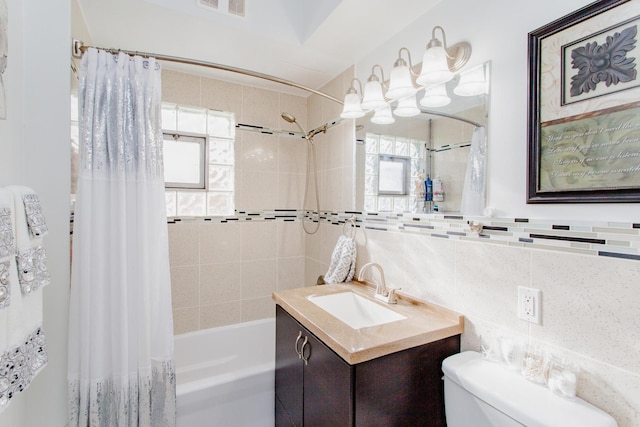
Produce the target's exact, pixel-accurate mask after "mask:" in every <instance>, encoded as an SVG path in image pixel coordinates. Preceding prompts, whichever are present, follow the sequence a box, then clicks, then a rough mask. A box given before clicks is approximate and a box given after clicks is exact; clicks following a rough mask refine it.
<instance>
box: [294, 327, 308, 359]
mask: <svg viewBox="0 0 640 427" xmlns="http://www.w3.org/2000/svg"><path fill="white" fill-rule="evenodd" d="M300 338H302V331H299V332H298V338H296V343H295V348H296V354H297V355H298V359H302V350H298V342H299V341H300ZM305 339H306V337H305ZM305 342H306V341H305ZM303 345H304V344H303Z"/></svg>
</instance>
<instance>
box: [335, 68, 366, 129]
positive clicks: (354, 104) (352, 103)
mask: <svg viewBox="0 0 640 427" xmlns="http://www.w3.org/2000/svg"><path fill="white" fill-rule="evenodd" d="M356 82H357V83H358V86H360V93H362V84H361V83H360V80H358V79H356V78H353V79H352V80H351V86H350V87H349V90H348V91H347V94H346V95H345V97H344V107H343V108H342V113H341V114H340V117H342V118H343V119H358V118H360V117H363V116H364V114H365V113H364V111H362V106H361V103H360V95H358V91H357V90H356V88H355V83H356Z"/></svg>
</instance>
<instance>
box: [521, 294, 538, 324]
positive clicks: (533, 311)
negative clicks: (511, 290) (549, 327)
mask: <svg viewBox="0 0 640 427" xmlns="http://www.w3.org/2000/svg"><path fill="white" fill-rule="evenodd" d="M541 309H542V292H540V289H533V288H527V287H524V286H518V319H522V320H526V321H527V322H531V323H535V324H537V325H539V324H540V323H541V322H542V313H541Z"/></svg>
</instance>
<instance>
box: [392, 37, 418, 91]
mask: <svg viewBox="0 0 640 427" xmlns="http://www.w3.org/2000/svg"><path fill="white" fill-rule="evenodd" d="M403 51H404V52H407V56H408V58H409V64H408V65H407V61H405V60H404V59H403V58H402V52H403ZM411 68H413V65H412V64H411V52H409V49H407V48H406V47H401V48H400V50H399V51H398V59H396V62H395V63H394V64H393V69H392V70H391V77H390V78H389V89H388V90H387V98H390V99H393V100H397V99H401V98H404V97H407V96H409V95H411V94H413V93H415V92H416V91H417V89H418V88H416V87H415V86H414V85H413V80H412V78H411V73H412V70H411Z"/></svg>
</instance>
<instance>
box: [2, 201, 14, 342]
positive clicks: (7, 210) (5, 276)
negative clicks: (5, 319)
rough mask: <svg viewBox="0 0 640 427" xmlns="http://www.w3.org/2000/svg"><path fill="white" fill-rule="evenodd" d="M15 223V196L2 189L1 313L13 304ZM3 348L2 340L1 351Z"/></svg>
mask: <svg viewBox="0 0 640 427" xmlns="http://www.w3.org/2000/svg"><path fill="white" fill-rule="evenodd" d="M13 223H14V215H13V196H12V194H11V192H9V191H5V190H3V189H0V311H1V310H3V309H5V308H7V307H8V306H9V303H10V302H11V287H10V286H9V269H10V260H11V259H12V258H13V257H14V255H15V251H16V240H15V237H14V234H13V228H14V227H13ZM0 334H1V332H0ZM2 348H3V347H2V340H1V339H0V349H2Z"/></svg>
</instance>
